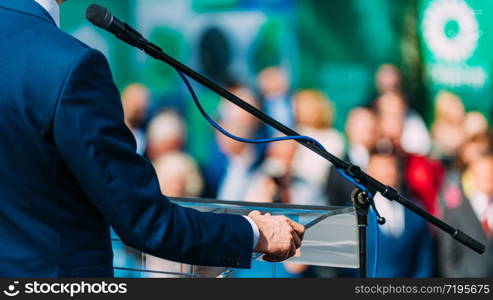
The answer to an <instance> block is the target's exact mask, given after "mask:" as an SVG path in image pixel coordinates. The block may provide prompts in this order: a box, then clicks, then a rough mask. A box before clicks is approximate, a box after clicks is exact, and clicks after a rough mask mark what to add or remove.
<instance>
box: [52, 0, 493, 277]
mask: <svg viewBox="0 0 493 300" xmlns="http://www.w3.org/2000/svg"><path fill="white" fill-rule="evenodd" d="M91 3H97V4H100V5H103V6H106V7H107V8H108V9H109V10H110V11H111V12H112V13H113V14H114V15H115V16H117V17H118V18H120V19H121V20H123V21H126V22H128V23H129V24H130V25H131V26H133V27H134V28H136V29H137V30H138V31H140V32H141V33H142V34H143V35H144V36H145V37H146V38H148V39H149V40H150V41H152V42H154V43H155V44H157V45H158V46H160V47H161V48H163V50H164V51H165V52H166V53H168V54H169V55H171V56H172V57H174V58H175V59H177V60H180V61H181V62H183V63H185V64H187V65H188V66H190V67H191V68H193V69H195V70H197V71H199V72H200V73H202V74H203V75H205V76H207V77H209V78H211V79H212V80H213V81H215V82H216V83H218V84H220V85H222V86H225V87H227V88H228V89H229V90H230V91H232V92H233V93H235V94H237V95H239V96H240V97H241V98H244V99H245V100H247V101H248V102H249V103H251V104H253V105H256V106H257V107H259V108H261V109H262V110H264V111H265V112H266V113H268V114H269V115H271V116H273V117H275V118H277V119H279V120H281V121H282V122H283V123H285V124H287V125H289V126H292V127H295V128H297V130H300V132H301V133H303V134H307V135H310V136H313V137H315V138H317V139H318V140H320V141H321V142H322V144H323V145H324V146H325V147H326V148H327V149H328V150H329V151H331V152H334V154H335V155H337V156H339V157H341V158H344V159H346V160H350V161H352V162H353V163H357V164H358V165H361V166H362V167H363V168H364V169H365V170H367V171H368V172H369V173H370V174H372V175H374V176H375V177H377V178H379V179H380V180H382V181H384V183H387V184H389V185H392V186H394V187H396V188H398V189H399V190H400V191H401V192H402V193H404V194H405V195H407V196H408V197H409V198H411V199H413V201H415V202H416V203H418V204H419V205H421V206H422V207H424V208H425V209H427V210H428V211H429V212H430V213H433V214H434V215H436V216H439V217H441V218H445V219H447V220H448V221H450V222H452V223H453V224H455V226H463V227H464V226H465V227H466V229H470V230H469V231H473V232H468V233H470V234H471V235H472V236H473V237H476V238H478V239H480V240H482V241H483V242H485V243H486V244H488V243H489V244H490V245H491V243H492V235H491V232H493V205H492V204H491V202H492V201H491V199H492V198H493V187H490V186H488V185H487V184H486V183H485V184H483V182H488V180H489V179H491V178H493V158H492V157H493V156H491V152H490V151H491V150H492V145H493V143H492V142H491V133H490V131H489V127H490V125H491V112H492V104H493V101H492V97H493V94H492V91H493V85H492V81H491V77H492V75H493V74H492V71H491V67H492V63H493V55H492V53H493V35H492V30H491V28H493V1H490V0H399V1H394V0H345V1H336V0H331V1H317V0H118V1H115V0H93V1H86V0H70V1H67V2H66V3H65V4H63V5H62V14H61V16H62V18H61V24H62V29H63V30H64V31H66V32H68V33H70V34H72V35H73V36H75V37H77V38H78V39H80V40H81V41H83V42H84V43H86V44H88V45H90V46H91V47H94V48H96V49H98V50H100V51H101V52H103V53H104V54H105V56H106V57H107V58H108V60H109V62H110V65H111V68H112V72H113V76H114V79H115V81H116V84H117V86H118V88H119V89H120V91H121V92H122V103H123V106H124V110H125V119H126V122H127V125H128V127H129V128H130V129H131V130H132V132H133V133H134V136H135V138H136V141H137V147H138V149H137V150H138V151H139V153H141V154H142V155H145V156H146V157H147V158H148V159H150V160H151V161H152V162H153V164H154V166H155V168H156V172H157V174H158V177H159V179H160V184H161V188H162V190H163V193H164V194H166V195H170V196H189V197H191V196H193V197H196V196H202V197H210V198H219V199H224V200H240V201H265V202H270V201H273V202H283V203H294V204H315V205H318V204H322V205H348V204H349V201H350V199H349V197H348V193H346V191H349V192H350V190H351V189H352V187H351V186H349V187H344V188H342V186H344V184H345V182H343V180H342V179H341V178H337V176H336V174H335V173H334V172H333V170H332V169H331V168H330V165H329V164H328V163H326V162H325V161H323V160H320V159H319V158H317V157H315V154H312V153H310V152H304V151H303V150H302V149H300V148H297V146H296V145H295V144H292V143H289V142H286V143H283V144H281V146H274V145H268V146H267V145H265V146H258V147H257V146H255V147H253V146H250V145H241V144H239V143H236V142H232V141H229V140H228V139H227V138H224V137H222V136H220V135H219V134H218V133H217V132H215V131H214V130H213V129H212V128H211V126H210V125H209V124H208V123H207V121H206V120H205V119H204V118H203V117H202V116H201V115H200V113H199V111H198V109H197V108H196V107H195V105H194V103H193V101H192V98H191V96H190V94H189V93H188V91H187V90H186V87H185V85H184V83H183V82H182V81H181V79H180V78H179V76H178V75H177V73H176V72H175V71H174V70H173V69H171V68H170V67H169V66H167V65H165V64H163V63H161V62H157V61H155V60H153V59H151V58H149V57H147V56H146V55H145V54H143V53H141V52H140V51H138V50H137V49H135V48H131V47H130V46H128V45H126V44H124V43H123V42H121V41H120V40H118V39H116V38H115V37H114V36H113V35H111V34H109V33H107V32H105V31H103V30H101V29H99V28H96V27H95V26H93V25H92V24H90V23H89V22H88V21H87V20H86V19H85V17H84V16H85V10H86V8H87V6H88V5H89V4H91ZM194 87H195V88H196V91H197V93H198V96H199V99H200V100H201V103H202V104H203V106H204V107H205V108H206V110H207V112H208V113H209V114H210V115H212V116H213V117H214V118H215V119H216V120H218V121H219V122H220V123H221V125H222V126H223V127H225V128H226V129H228V130H230V131H232V132H233V133H236V134H237V135H240V136H243V137H251V138H253V137H267V136H273V135H276V134H278V133H277V132H274V131H272V130H270V129H268V128H265V127H263V126H261V124H259V123H257V121H256V120H254V119H252V118H250V117H249V116H248V115H245V114H244V113H242V112H241V111H239V110H238V109H236V108H235V107H233V106H231V105H229V104H228V103H226V102H225V101H223V100H221V99H220V97H219V96H217V95H215V94H213V93H212V92H210V91H208V90H206V89H205V88H203V87H201V86H200V85H198V84H196V83H195V84H194ZM101 101H104V99H101ZM478 161H480V162H481V164H480V165H477V164H475V162H478ZM485 174H486V175H485ZM481 176H483V177H481ZM485 176H490V177H487V178H485ZM344 189H345V190H344ZM377 200H378V199H377ZM465 203H466V204H467V203H471V204H467V205H466V204H465ZM377 206H380V207H379V208H380V209H381V210H382V211H381V213H382V214H383V215H384V216H385V217H386V218H387V219H388V220H389V221H388V224H386V225H385V226H383V227H382V228H380V229H378V230H380V231H381V235H380V239H381V241H380V243H381V245H382V246H381V249H382V250H381V254H380V256H379V263H380V264H381V267H380V269H379V272H380V273H379V274H378V276H380V277H430V276H446V277H449V276H450V277H456V276H458V277H469V276H470V277H483V276H493V252H492V251H491V250H490V251H489V252H487V253H486V254H485V255H484V256H482V257H479V256H478V255H476V254H475V253H473V252H471V251H469V250H466V249H465V248H461V247H462V246H455V245H453V244H450V243H449V241H448V240H447V239H446V238H443V237H441V235H440V234H439V233H438V232H437V231H436V230H434V229H432V228H431V227H429V226H428V225H426V224H425V223H424V222H422V221H421V220H420V219H418V218H416V217H413V216H410V215H409V214H408V213H407V212H404V211H403V210H402V208H398V207H396V206H394V205H390V204H388V203H387V202H386V201H380V202H377ZM460 209H463V211H461V210H460ZM457 210H459V212H460V213H459V214H460V215H461V216H462V217H460V218H457V213H456V212H457ZM470 224H473V225H471V226H469V225H470ZM485 224H486V225H485ZM482 226H483V227H482ZM372 230H373V231H375V230H376V229H375V228H373V229H372ZM490 231H491V232H490ZM370 240H371V238H370ZM371 247H372V246H371V245H370V246H369V248H371ZM455 247H459V248H457V249H455ZM449 250H450V251H449ZM130 252H131V251H130V250H129V249H121V248H118V249H115V253H116V255H115V257H117V258H118V257H123V254H124V253H126V254H127V256H126V259H125V261H124V262H121V263H122V264H123V263H124V264H127V266H131V265H132V264H133V263H134V262H133V261H132V256H131V255H132V254H131V253H130ZM129 253H130V254H129ZM120 254H121V255H122V256H118V255H120ZM370 255H371V254H370ZM370 260H372V259H370ZM153 263H154V264H155V266H158V265H160V264H161V265H162V264H166V263H167V262H163V261H160V260H158V259H156V260H155V261H154V262H153ZM471 266H474V267H471ZM265 268H266V267H265V266H263V265H262V264H258V263H257V264H256V265H254V268H253V269H252V270H251V271H242V272H238V274H236V276H239V277H262V276H268V275H266V274H269V272H268V271H266V269H265ZM278 268H279V270H278V272H277V275H278V276H286V277H334V276H354V275H355V273H354V272H352V271H351V270H340V269H331V268H313V267H306V266H299V265H290V264H284V265H283V264H278ZM269 270H270V269H269ZM120 275H121V276H126V274H120Z"/></svg>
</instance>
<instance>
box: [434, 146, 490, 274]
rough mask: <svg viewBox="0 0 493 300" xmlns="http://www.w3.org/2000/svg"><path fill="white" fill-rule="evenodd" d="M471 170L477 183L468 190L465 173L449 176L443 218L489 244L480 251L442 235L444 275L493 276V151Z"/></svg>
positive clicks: (444, 193)
mask: <svg viewBox="0 0 493 300" xmlns="http://www.w3.org/2000/svg"><path fill="white" fill-rule="evenodd" d="M469 172H470V175H471V178H472V180H473V181H472V182H473V186H472V189H471V191H468V192H466V191H465V189H463V188H462V186H463V185H462V181H463V178H462V177H461V176H454V177H455V179H454V178H452V176H449V178H448V183H446V185H445V188H444V192H443V197H442V199H443V206H444V209H443V219H444V221H445V222H447V223H449V224H450V225H452V226H455V227H458V228H461V229H462V230H464V232H467V233H469V234H470V235H471V236H472V237H473V238H475V239H477V240H478V241H480V242H481V243H483V244H485V245H486V252H485V253H483V254H482V255H480V254H477V253H476V252H474V251H472V250H471V249H469V248H467V247H465V246H464V245H461V244H460V243H457V241H455V240H453V239H452V238H451V237H450V236H449V235H446V234H444V233H441V234H440V244H439V249H440V255H439V258H440V262H439V267H440V273H441V275H442V276H444V277H493V154H483V155H482V156H481V157H479V158H477V159H475V160H474V161H473V162H472V163H471V165H470V167H469Z"/></svg>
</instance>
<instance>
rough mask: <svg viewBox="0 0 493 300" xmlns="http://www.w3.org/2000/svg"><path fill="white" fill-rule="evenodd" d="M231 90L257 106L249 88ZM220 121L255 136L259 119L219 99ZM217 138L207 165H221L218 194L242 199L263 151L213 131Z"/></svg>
mask: <svg viewBox="0 0 493 300" xmlns="http://www.w3.org/2000/svg"><path fill="white" fill-rule="evenodd" d="M230 91H231V92H232V93H233V94H235V95H236V96H238V97H240V98H241V99H243V100H245V101H246V102H248V103H249V104H251V105H253V106H255V107H259V103H258V101H257V99H256V98H255V96H254V95H253V93H252V91H251V90H249V89H248V88H246V87H244V86H235V87H232V88H231V89H230ZM219 114H220V117H219V118H220V122H219V125H220V126H221V127H223V128H224V129H225V130H227V131H228V132H230V133H232V134H234V135H236V136H239V137H242V138H255V137H256V134H257V131H258V129H259V121H258V120H257V119H256V118H255V117H254V116H252V115H251V114H249V113H248V112H246V111H244V110H243V109H241V108H240V107H238V106H236V105H235V104H233V103H231V102H229V101H226V100H222V102H221V104H220V107H219ZM216 142H217V145H218V147H219V151H220V153H218V154H217V155H216V156H215V157H211V160H210V162H209V164H210V165H209V166H206V168H215V169H217V168H222V170H223V172H222V175H221V179H220V183H219V188H218V194H217V198H219V199H221V200H236V201H241V200H245V195H246V192H247V189H248V187H249V184H250V181H251V180H252V178H254V177H255V176H257V174H258V166H259V164H260V160H261V159H262V155H261V154H260V153H259V151H258V148H257V147H256V146H255V145H252V144H248V143H242V142H238V141H235V140H233V139H231V138H229V137H227V136H225V135H223V134H222V133H220V132H216Z"/></svg>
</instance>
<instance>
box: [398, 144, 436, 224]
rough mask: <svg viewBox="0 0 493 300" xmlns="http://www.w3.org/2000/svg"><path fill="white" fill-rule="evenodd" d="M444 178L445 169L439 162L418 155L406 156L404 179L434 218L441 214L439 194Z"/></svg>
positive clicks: (412, 192) (414, 195)
mask: <svg viewBox="0 0 493 300" xmlns="http://www.w3.org/2000/svg"><path fill="white" fill-rule="evenodd" d="M444 177H445V169H444V167H443V166H442V164H441V163H440V162H439V161H438V160H434V159H431V158H429V157H426V156H422V155H417V154H408V155H407V156H406V160H405V174H404V178H405V181H406V184H407V186H408V188H409V191H410V192H411V195H412V196H413V197H414V198H416V199H417V200H419V201H420V202H421V204H422V205H423V208H424V209H426V211H428V212H429V213H431V214H433V215H434V216H437V215H438V214H439V206H438V194H439V192H440V189H441V186H442V183H443V180H444Z"/></svg>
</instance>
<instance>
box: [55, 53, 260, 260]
mask: <svg viewBox="0 0 493 300" xmlns="http://www.w3.org/2000/svg"><path fill="white" fill-rule="evenodd" d="M53 136H54V140H55V144H56V146H57V148H58V149H59V151H60V154H61V156H62V158H63V160H64V162H65V163H66V164H67V166H68V168H69V169H70V170H71V172H72V173H73V174H74V175H75V177H76V178H77V180H78V182H79V183H80V185H81V186H82V189H83V190H84V192H85V193H86V195H87V197H88V198H89V199H90V201H92V203H93V204H94V205H95V206H96V207H97V208H98V209H99V211H100V212H101V214H102V215H103V216H104V217H105V218H106V219H107V220H108V221H109V223H110V224H111V225H112V226H113V228H114V229H115V231H116V232H117V233H118V235H119V236H120V237H121V238H122V240H123V241H124V242H125V243H126V244H128V245H129V246H131V247H134V248H137V249H140V250H142V251H144V252H147V253H149V254H152V255H155V256H159V257H162V258H165V259H169V260H173V261H179V262H184V263H189V264H196V265H210V266H227V267H239V268H248V267H250V261H251V257H252V244H253V231H252V228H251V226H250V224H249V222H248V221H247V220H246V219H245V218H243V217H242V216H235V215H226V214H213V213H202V212H198V211H196V210H193V209H189V208H184V207H181V206H179V205H176V204H174V203H171V202H170V201H169V200H168V199H167V198H166V197H165V196H163V195H162V194H161V192H160V188H159V183H158V181H157V178H156V175H155V172H154V169H153V167H152V165H151V164H150V163H149V161H148V160H146V159H145V158H143V157H141V156H139V155H138V154H137V153H136V146H135V140H134V139H133V136H132V134H131V132H130V131H129V129H128V128H127V127H126V126H125V124H124V122H123V110H122V107H121V102H120V96H119V93H118V90H117V88H116V86H115V85H114V83H113V79H112V76H111V72H110V70H109V66H108V64H107V61H106V59H105V58H104V56H103V55H102V54H101V53H99V52H98V51H95V50H92V49H88V50H86V52H85V53H84V54H83V55H82V56H81V57H80V58H79V59H78V60H77V62H75V63H74V65H73V66H72V68H71V71H70V72H69V73H68V75H67V77H66V79H65V83H64V86H63V88H62V90H61V93H60V96H59V99H58V103H57V107H56V110H55V113H54V118H53Z"/></svg>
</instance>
